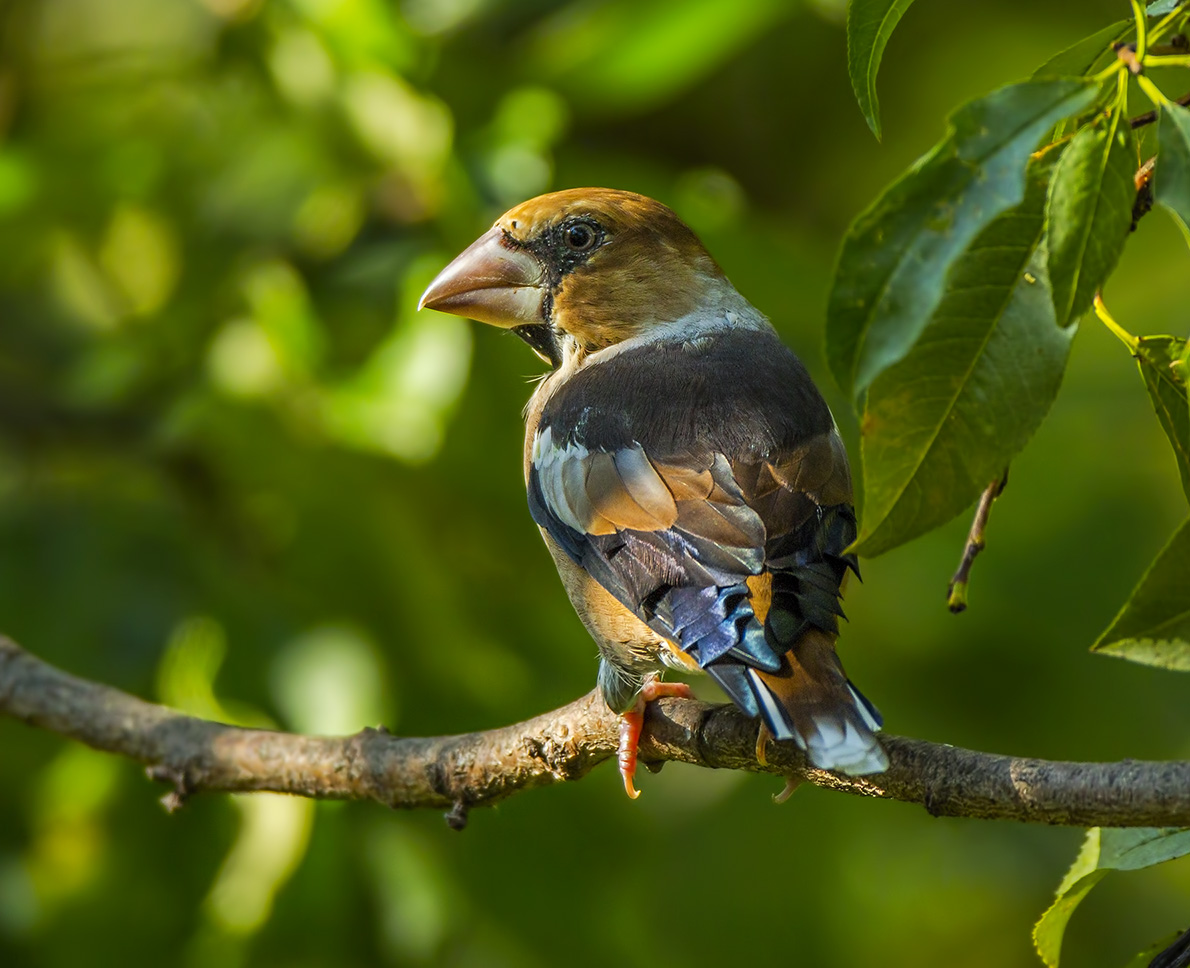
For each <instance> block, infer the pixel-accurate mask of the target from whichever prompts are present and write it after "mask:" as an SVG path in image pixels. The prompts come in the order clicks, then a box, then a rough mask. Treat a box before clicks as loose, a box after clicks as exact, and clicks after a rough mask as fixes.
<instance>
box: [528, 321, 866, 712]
mask: <svg viewBox="0 0 1190 968" xmlns="http://www.w3.org/2000/svg"><path fill="white" fill-rule="evenodd" d="M747 335H748V336H751V337H753V338H754V334H747ZM756 349H757V348H756V347H755V345H751V346H748V345H747V344H741V336H740V335H735V336H732V337H722V338H719V339H717V340H714V341H711V343H710V344H708V345H707V346H705V347H696V348H695V349H694V350H690V349H685V348H682V347H651V348H649V350H648V355H647V356H641V357H640V358H638V359H631V358H629V354H627V353H625V354H622V355H621V356H619V357H617V358H615V359H613V360H611V361H609V362H607V363H600V364H597V365H595V366H591V367H589V368H587V369H586V370H584V371H582V372H581V373H580V374H579V376H577V377H575V378H573V379H572V380H571V381H570V383H568V384H567V385H566V387H564V388H563V391H560V392H559V394H558V395H557V396H556V397H555V398H554V399H552V400H551V401H550V402H549V403H548V404H547V405H546V408H545V410H544V412H543V414H542V419H541V423H540V424H539V427H538V431H537V435H536V438H535V440H534V442H533V449H532V454H531V463H530V471H529V506H530V510H531V512H532V515H533V518H534V520H535V521H536V522H537V523H538V524H539V525H540V526H541V527H543V528H544V529H545V530H546V531H547V532H548V533H549V534H550V536H551V537H552V538H553V539H554V540H555V541H556V542H557V543H558V545H559V546H560V547H561V548H562V549H564V550H565V552H566V553H567V554H568V555H569V556H570V557H571V558H572V559H573V560H574V561H575V562H576V563H577V564H579V565H580V566H581V567H582V568H584V569H585V570H586V571H587V573H588V574H590V575H591V576H592V577H593V578H594V579H595V580H596V581H597V582H598V583H599V584H600V585H602V586H603V587H604V588H605V589H606V590H607V591H608V592H610V593H611V595H612V596H614V597H615V598H616V599H617V600H618V601H619V602H620V603H621V604H623V605H624V606H625V607H627V608H628V609H630V610H631V611H632V612H634V613H635V614H636V615H637V616H638V617H640V618H641V619H642V620H643V621H645V622H646V623H648V624H649V625H650V627H652V628H653V629H654V630H656V631H658V632H659V633H661V634H662V635H664V636H665V637H666V638H667V639H669V640H670V641H672V642H674V643H675V644H677V645H678V646H679V647H680V648H681V649H682V650H683V651H685V652H686V653H687V654H689V655H690V656H692V657H693V658H694V659H695V660H696V661H697V662H698V663H699V665H700V666H702V667H703V668H704V669H705V670H706V671H707V672H708V673H710V674H711V675H712V676H713V677H714V678H715V679H716V680H717V681H718V682H719V683H720V684H721V685H722V686H723V687H724V689H725V690H726V691H727V693H728V694H729V695H730V696H731V697H732V699H733V700H735V702H737V703H738V704H739V705H740V706H741V708H743V709H745V710H746V711H748V712H749V713H750V714H751V715H758V714H760V713H761V712H762V711H764V712H765V713H766V719H770V715H769V711H767V710H765V704H766V702H770V704H771V701H770V700H769V698H768V697H769V694H770V690H768V689H766V688H765V687H764V685H763V680H759V679H757V678H756V676H755V675H754V674H750V672H749V670H751V671H752V673H767V674H772V675H780V674H781V672H782V669H784V668H786V667H787V665H788V661H789V660H788V659H787V658H786V657H785V656H786V653H787V652H788V650H790V649H791V648H792V647H793V644H794V643H795V642H796V641H797V640H798V639H799V637H801V636H802V633H803V632H804V631H805V630H806V629H808V628H818V629H821V630H823V631H824V632H828V633H833V632H835V631H836V629H837V616H838V614H840V612H839V606H838V594H839V585H840V583H841V581H842V579H843V575H844V572H845V570H846V569H847V567H848V566H851V567H854V558H853V557H852V556H849V555H847V554H846V553H845V550H846V548H847V546H848V545H849V544H850V543H851V541H852V540H854V537H855V516H854V512H853V511H852V509H851V504H850V501H851V485H850V474H849V471H848V469H847V462H846V455H845V453H844V450H843V446H842V442H841V441H840V440H839V437H838V434H837V432H836V431H835V429H834V425H833V421H832V420H831V418H830V414H829V411H828V410H827V409H826V406H825V404H824V403H822V401H821V398H819V397H818V396H817V393H816V392H814V394H813V399H812V400H806V399H789V397H790V394H791V393H793V392H795V390H794V388H797V387H801V386H803V385H804V386H811V387H812V384H810V382H809V377H808V375H806V374H805V371H804V370H802V369H801V364H800V363H798V362H797V360H796V358H795V357H794V356H793V355H792V353H789V351H788V350H786V349H785V348H784V347H783V346H781V344H780V343H779V342H778V341H777V340H776V339H775V337H774V338H773V339H772V340H771V341H770V343H769V344H768V345H765V346H763V347H762V348H761V352H760V353H759V354H758V353H757V352H756ZM745 351H746V355H747V357H748V359H749V360H750V362H749V363H748V364H747V365H742V364H741V365H737V364H738V363H740V362H741V360H740V359H738V358H742V357H743V355H744V354H745ZM638 352H639V351H638ZM799 392H800V391H799ZM774 732H777V733H778V735H782V734H789V730H784V729H782V730H777V729H775V730H774Z"/></svg>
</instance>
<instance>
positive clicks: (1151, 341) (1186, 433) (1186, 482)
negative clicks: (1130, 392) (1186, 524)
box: [1135, 336, 1190, 498]
mask: <svg viewBox="0 0 1190 968" xmlns="http://www.w3.org/2000/svg"><path fill="white" fill-rule="evenodd" d="M1135 355H1136V365H1137V366H1138V367H1139V368H1140V375H1141V378H1142V379H1143V380H1144V381H1145V388H1146V389H1147V390H1148V391H1149V399H1150V400H1151V401H1152V403H1153V409H1154V410H1155V411H1156V413H1157V419H1158V420H1159V421H1160V422H1161V429H1162V430H1164V431H1165V436H1166V437H1168V438H1169V443H1170V446H1172V447H1173V453H1174V458H1175V459H1176V460H1177V462H1178V473H1179V474H1180V475H1181V477H1182V490H1183V491H1185V492H1186V497H1187V498H1190V401H1188V400H1187V395H1186V373H1185V356H1186V341H1185V340H1184V339H1181V338H1180V337H1177V336H1142V337H1141V338H1140V341H1139V342H1138V344H1137V347H1136V354H1135Z"/></svg>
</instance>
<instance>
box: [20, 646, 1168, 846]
mask: <svg viewBox="0 0 1190 968" xmlns="http://www.w3.org/2000/svg"><path fill="white" fill-rule="evenodd" d="M0 714H4V715H8V716H12V717H14V718H16V719H19V720H22V721H23V722H25V723H28V724H29V725H31V726H36V727H40V728H42V729H48V730H51V731H52V732H56V733H60V734H62V735H63V736H69V737H71V738H73V739H77V740H79V741H80V742H83V743H86V744H87V745H89V746H92V747H94V748H96V749H100V750H106V751H107V752H110V753H117V754H119V755H121V756H127V757H129V758H131V759H134V760H138V761H140V762H142V763H145V764H146V765H147V766H148V773H149V776H150V777H151V778H153V779H157V780H165V781H167V782H169V783H170V784H172V786H173V790H172V792H171V793H170V794H169V795H168V796H167V800H168V801H169V805H171V806H174V807H176V806H180V805H181V804H182V803H183V802H184V801H185V800H186V798H187V797H189V796H191V795H193V794H196V793H202V792H215V791H224V792H252V791H262V790H269V791H273V792H276V793H291V794H295V795H297V796H306V797H318V798H324V799H338V800H368V799H370V800H376V801H378V802H380V803H383V804H386V805H387V806H390V807H401V808H408V809H416V808H438V809H446V810H448V811H449V812H448V814H447V820H448V822H449V823H450V824H451V826H453V827H456V828H461V827H462V826H463V825H464V824H465V823H466V819H467V813H468V811H469V810H470V809H471V808H472V807H476V806H483V805H488V804H492V803H496V802H498V801H500V800H502V799H504V798H506V797H508V796H511V795H512V794H513V793H515V792H517V791H519V790H525V789H529V788H531V787H536V786H544V785H546V784H550V783H558V782H561V781H564V780H576V779H578V778H579V777H581V776H583V775H585V774H586V773H587V772H588V771H590V770H591V769H592V768H593V767H594V766H596V765H597V764H599V763H601V762H603V761H604V760H607V759H611V758H613V757H614V756H615V752H616V744H617V717H616V716H615V715H614V714H613V713H612V712H610V711H609V710H608V708H607V706H606V705H605V704H604V703H603V701H602V700H601V699H600V698H599V696H598V694H597V693H595V692H592V693H589V694H588V695H586V696H583V697H582V698H581V699H577V700H575V701H574V702H572V703H571V704H570V705H568V706H564V707H562V708H561V709H557V710H554V711H553V712H550V713H545V714H544V715H541V716H537V717H535V718H534V719H530V720H528V721H526V722H523V723H518V724H516V725H514V726H506V727H504V728H502V729H493V730H489V731H488V732H485V733H468V734H466V735H462V736H438V737H431V738H411V737H399V736H393V735H390V734H389V733H388V732H386V731H383V730H376V729H366V730H364V731H363V732H360V733H357V734H355V735H354V736H344V737H319V736H299V735H294V734H291V733H280V732H273V731H269V730H257V729H241V728H238V727H234V726H226V725H223V724H221V723H213V722H208V721H206V720H202V719H196V718H194V717H192V716H186V715H183V714H182V713H179V712H176V711H175V710H172V709H167V708H165V707H163V706H157V705H154V704H153V703H148V702H145V701H143V700H141V699H137V698H135V697H133V696H130V695H128V694H126V693H123V692H120V691H119V690H117V689H113V688H111V687H110V686H104V685H100V684H98V683H93V682H88V681H86V680H84V679H79V678H77V677H76V676H72V675H70V674H68V673H66V672H62V671H61V670H59V669H56V668H54V667H53V666H51V665H49V664H47V663H45V662H42V661H41V660H40V659H38V658H36V657H34V656H33V655H31V654H30V653H28V652H26V651H25V650H23V649H21V648H20V647H19V646H17V645H16V644H14V643H13V642H11V641H9V640H8V639H5V638H3V637H2V636H0ZM756 728H757V727H756V722H755V720H752V719H749V718H748V717H747V716H745V715H743V714H742V713H741V712H739V711H738V710H737V709H735V708H734V707H733V706H721V705H720V706H716V705H709V704H707V703H703V702H697V701H695V700H686V699H662V700H659V701H657V702H655V703H651V704H650V705H649V707H648V711H647V714H646V720H645V730H644V734H643V735H642V737H641V747H640V757H641V761H642V762H644V763H646V764H648V763H653V764H657V763H662V762H667V761H675V762H682V763H692V764H695V765H697V766H704V767H711V768H715V769H730V770H747V771H750V772H754V773H759V772H765V773H773V774H778V775H782V776H785V777H787V778H789V779H791V780H793V781H795V782H799V781H806V782H809V783H813V784H815V785H816V786H820V787H827V788H829V789H833V790H838V791H840V792H843V793H852V794H857V795H859V796H866V797H877V798H882V799H889V800H902V801H905V802H908V803H916V804H919V805H921V806H923V807H925V809H926V810H928V811H929V812H930V813H931V814H933V815H935V816H944V815H945V816H962V817H978V818H985V819H1000V820H1018V821H1026V822H1030V823H1048V824H1069V825H1074V826H1079V827H1090V826H1111V827H1127V826H1143V827H1161V826H1190V762H1185V761H1169V762H1139V761H1136V760H1124V761H1122V762H1119V763H1064V762H1056V761H1048V760H1037V759H1025V758H1022V757H1014V756H999V755H996V754H992V753H977V752H973V751H971V750H964V749H959V748H957V747H954V746H947V745H945V744H941V743H930V742H926V741H924V740H918V739H905V738H902V737H898V736H886V737H884V738H883V739H882V745H883V746H884V748H885V750H886V751H887V753H888V758H889V763H890V766H889V769H888V771H887V772H886V773H882V774H879V775H876V776H867V777H849V776H843V775H839V774H834V773H827V772H825V771H823V770H817V769H813V768H810V767H807V765H806V761H805V758H804V756H803V755H802V753H801V752H800V751H799V750H798V749H797V748H796V747H795V746H794V745H793V744H792V743H770V744H769V747H768V756H767V760H768V762H767V763H766V764H763V765H762V764H760V763H758V762H757V760H756ZM646 789H647V788H646ZM646 796H647V792H646Z"/></svg>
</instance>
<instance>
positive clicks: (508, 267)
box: [422, 188, 725, 362]
mask: <svg viewBox="0 0 1190 968" xmlns="http://www.w3.org/2000/svg"><path fill="white" fill-rule="evenodd" d="M724 282H725V280H724V278H723V273H722V271H721V270H720V269H719V266H718V265H716V264H715V260H714V259H712V258H711V257H710V255H709V254H708V253H707V251H706V249H705V248H704V247H703V245H702V243H701V242H700V241H699V240H698V237H697V236H696V235H695V234H694V233H693V232H692V231H691V230H690V228H689V227H688V226H687V225H686V224H685V223H684V222H683V221H682V220H681V219H680V218H678V217H677V215H675V214H674V213H673V211H672V210H671V209H669V208H667V207H666V206H664V205H662V204H661V203H660V202H657V201H654V200H653V199H651V198H646V197H645V196H644V195H637V194H635V193H634V192H624V191H615V190H613V189H609V188H572V189H568V190H566V191H561V192H553V193H551V194H549V195H541V196H539V197H537V198H533V199H530V200H529V201H527V202H523V203H522V204H520V205H518V206H516V207H515V208H513V209H510V210H509V211H508V212H506V213H505V214H504V215H502V216H500V218H498V219H497V220H496V223H495V225H493V226H492V228H491V230H490V231H488V232H487V233H486V234H485V235H483V236H481V237H480V238H479V239H477V240H476V241H475V242H474V243H473V244H472V245H471V246H470V247H469V248H468V249H467V250H466V251H464V252H463V253H462V254H460V255H459V256H458V257H457V258H456V259H455V260H454V261H453V262H451V264H450V265H448V266H447V267H446V268H445V269H443V270H442V272H441V273H440V274H439V275H438V277H437V278H436V279H435V280H434V281H433V282H432V283H431V284H430V287H429V288H428V289H427V290H426V292H425V295H423V296H422V305H423V306H429V307H431V308H433V309H440V310H442V311H444V312H451V313H457V314H459V315H467V316H471V317H472V318H473V319H479V320H482V321H483V322H488V323H492V324H494V325H497V326H506V327H510V328H512V329H514V330H515V331H516V332H517V333H519V334H520V335H521V336H523V337H524V338H525V339H526V340H527V341H528V342H529V343H530V345H532V346H534V348H535V349H537V351H538V352H539V353H542V355H544V356H546V357H548V358H549V359H551V360H553V361H554V362H557V361H558V358H557V353H556V350H557V348H558V343H557V338H558V334H568V335H569V336H571V337H573V338H574V339H575V340H576V341H577V342H578V344H579V346H580V347H582V348H583V349H584V350H588V351H589V350H596V349H601V348H603V347H606V346H611V345H613V344H615V343H618V342H620V341H622V340H625V339H628V338H630V337H632V336H636V335H638V334H640V333H643V332H645V331H647V330H648V328H649V327H650V326H652V325H656V324H663V323H669V322H672V321H674V320H677V319H681V318H683V317H685V316H688V315H689V314H691V313H692V312H694V311H695V310H697V309H698V308H699V306H700V304H702V303H703V302H704V301H705V299H706V296H707V291H708V288H709V287H710V288H714V287H718V286H720V285H721V284H723V283H724Z"/></svg>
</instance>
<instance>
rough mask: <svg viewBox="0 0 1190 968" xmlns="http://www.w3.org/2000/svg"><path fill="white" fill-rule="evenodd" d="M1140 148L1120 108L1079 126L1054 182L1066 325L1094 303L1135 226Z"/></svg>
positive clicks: (1052, 217)
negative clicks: (1101, 120) (1096, 121)
mask: <svg viewBox="0 0 1190 968" xmlns="http://www.w3.org/2000/svg"><path fill="white" fill-rule="evenodd" d="M1135 171H1136V148H1135V145H1134V143H1133V137H1132V128H1131V126H1130V125H1129V124H1128V119H1127V118H1125V117H1124V116H1123V115H1122V114H1121V113H1120V112H1119V111H1113V112H1112V113H1111V115H1110V116H1109V117H1108V118H1107V120H1106V121H1105V122H1104V123H1103V124H1097V125H1094V126H1087V127H1085V128H1083V129H1082V130H1081V131H1079V133H1078V134H1076V135H1075V136H1074V139H1073V140H1072V141H1071V142H1070V145H1069V146H1068V147H1067V148H1066V150H1065V151H1064V152H1063V153H1062V159H1061V161H1059V162H1058V167H1057V169H1056V170H1055V172H1054V178H1053V181H1052V182H1051V183H1050V195H1049V201H1048V204H1047V211H1046V220H1047V223H1048V225H1049V247H1050V261H1049V268H1050V281H1051V283H1052V284H1053V287H1054V312H1055V315H1056V316H1057V319H1058V322H1059V324H1061V325H1063V326H1065V325H1066V324H1068V323H1070V322H1072V321H1073V320H1075V319H1077V318H1078V317H1079V316H1081V315H1082V314H1083V313H1084V312H1086V311H1087V310H1088V309H1090V307H1091V300H1092V298H1094V296H1095V293H1096V292H1097V291H1098V290H1099V288H1100V287H1101V286H1102V285H1103V283H1104V282H1105V281H1106V279H1107V277H1108V276H1109V275H1110V274H1111V272H1112V270H1113V269H1115V267H1116V263H1117V262H1118V261H1119V259H1120V253H1121V252H1122V251H1123V250H1124V242H1125V241H1126V240H1127V238H1128V233H1129V230H1130V229H1131V226H1132V205H1133V202H1134V201H1135V200H1136V188H1135V185H1134V184H1133V175H1134V173H1135Z"/></svg>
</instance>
